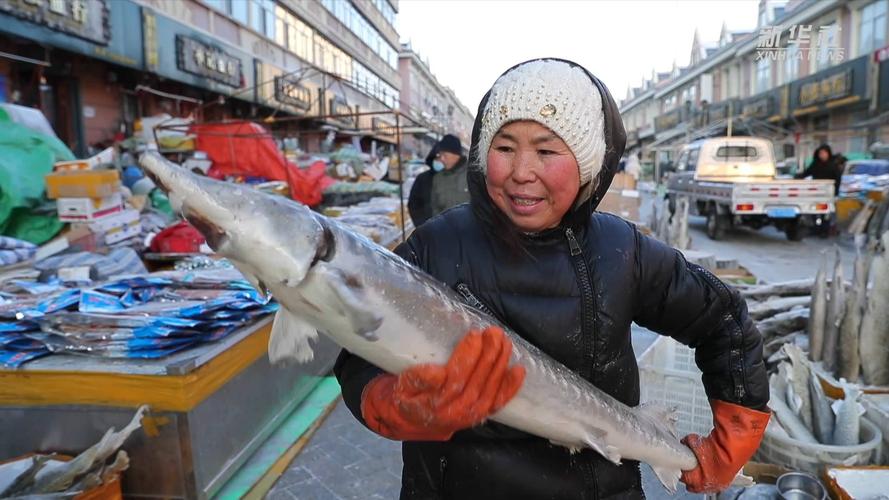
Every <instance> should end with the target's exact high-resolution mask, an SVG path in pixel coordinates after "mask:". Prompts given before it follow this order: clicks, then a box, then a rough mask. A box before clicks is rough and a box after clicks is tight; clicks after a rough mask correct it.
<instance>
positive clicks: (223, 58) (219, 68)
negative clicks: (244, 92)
mask: <svg viewBox="0 0 889 500" xmlns="http://www.w3.org/2000/svg"><path fill="white" fill-rule="evenodd" d="M176 48H177V52H176V66H178V67H179V69H180V70H182V71H185V72H187V73H191V74H194V75H198V76H203V77H207V78H210V79H212V80H216V81H218V82H221V83H224V84H226V85H229V86H232V87H240V86H241V60H240V59H238V58H237V57H234V56H231V55H229V54H226V53H225V52H223V51H221V50H219V49H216V48H214V47H211V46H209V45H207V44H205V43H203V42H200V41H198V40H195V39H194V38H190V37H187V36H182V35H176Z"/></svg>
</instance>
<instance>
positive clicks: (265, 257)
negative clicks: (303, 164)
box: [139, 152, 328, 293]
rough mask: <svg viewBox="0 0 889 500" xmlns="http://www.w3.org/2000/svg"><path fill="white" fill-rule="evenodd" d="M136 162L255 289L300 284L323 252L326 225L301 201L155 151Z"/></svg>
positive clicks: (325, 240) (325, 239) (208, 241)
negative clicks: (205, 172)
mask: <svg viewBox="0 0 889 500" xmlns="http://www.w3.org/2000/svg"><path fill="white" fill-rule="evenodd" d="M139 163H140V165H141V166H142V168H143V169H144V170H145V172H146V174H147V175H148V176H149V177H150V178H151V179H152V180H153V181H154V182H155V184H157V185H158V187H160V188H161V189H162V190H163V191H165V192H166V193H167V196H168V197H169V199H170V205H171V206H172V208H173V210H174V211H176V212H178V213H181V214H182V216H183V217H185V219H186V220H188V222H190V223H191V224H192V225H193V226H194V227H195V228H196V229H197V230H198V231H199V232H200V233H201V234H202V235H203V236H204V238H205V239H206V240H207V244H208V245H209V246H210V248H212V249H213V250H214V251H215V252H216V253H218V254H219V255H221V256H223V257H225V258H227V259H229V260H231V261H232V262H233V263H234V264H235V265H236V266H237V267H238V269H239V270H240V271H241V272H242V273H244V274H245V275H246V276H247V278H248V279H249V280H250V281H251V282H252V283H253V285H254V286H256V287H257V288H258V289H259V291H260V292H263V293H265V292H266V291H267V285H268V284H272V283H278V282H281V283H283V284H285V285H287V286H297V285H299V284H300V283H301V282H302V280H303V279H304V278H305V276H306V274H307V273H308V271H309V269H310V268H311V266H312V264H313V263H314V262H316V261H317V260H318V259H320V258H323V257H324V256H325V254H326V253H327V243H328V239H327V235H326V230H325V228H324V227H323V226H322V224H321V223H320V222H319V219H318V218H317V217H316V216H315V215H314V214H313V213H312V211H311V210H310V209H309V208H308V207H306V206H304V205H301V204H299V203H297V202H294V201H291V200H289V199H286V198H284V197H281V196H274V195H270V194H266V193H262V192H260V191H258V190H255V189H252V188H250V187H247V186H239V185H235V184H231V183H228V182H223V181H218V180H215V179H210V178H208V177H204V176H200V175H196V174H194V173H192V172H190V171H188V170H187V169H184V168H182V167H180V166H178V165H176V164H174V163H172V162H170V161H168V160H166V159H165V158H164V157H162V156H161V155H160V154H158V153H155V152H147V153H145V154H143V155H142V156H141V157H140V158H139Z"/></svg>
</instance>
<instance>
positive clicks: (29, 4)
mask: <svg viewBox="0 0 889 500" xmlns="http://www.w3.org/2000/svg"><path fill="white" fill-rule="evenodd" d="M0 12H4V13H7V14H11V15H13V16H15V17H18V18H20V19H24V20H26V21H30V22H32V23H34V24H39V25H41V26H46V27H48V28H50V29H52V30H54V31H59V32H62V33H66V34H69V35H73V36H76V37H78V38H82V39H84V40H88V41H90V42H93V43H96V44H99V45H107V44H108V42H109V41H110V40H111V29H110V22H109V18H108V5H107V4H106V0H0Z"/></svg>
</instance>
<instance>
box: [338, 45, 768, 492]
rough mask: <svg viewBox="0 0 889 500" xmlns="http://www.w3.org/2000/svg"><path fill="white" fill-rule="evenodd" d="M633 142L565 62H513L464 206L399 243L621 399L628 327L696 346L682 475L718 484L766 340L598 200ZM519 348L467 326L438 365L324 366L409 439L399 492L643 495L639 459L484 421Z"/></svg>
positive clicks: (344, 358) (736, 443)
mask: <svg viewBox="0 0 889 500" xmlns="http://www.w3.org/2000/svg"><path fill="white" fill-rule="evenodd" d="M625 142H626V133H625V131H624V126H623V123H622V122H621V118H620V113H619V111H618V108H617V104H616V103H615V102H614V99H613V98H612V97H611V94H610V93H609V92H608V89H607V88H606V87H605V85H604V84H603V83H602V82H601V81H600V80H599V79H598V78H596V77H595V76H593V75H592V74H591V73H590V72H588V71H587V70H585V69H584V68H582V67H581V66H579V65H577V64H575V63H572V62H570V61H565V60H561V59H535V60H532V61H528V62H525V63H522V64H519V65H517V66H515V67H513V68H511V69H510V70H508V71H507V72H506V73H504V74H503V75H501V76H500V78H498V79H497V81H496V82H495V83H494V86H493V87H492V88H491V90H490V91H489V92H488V93H487V94H486V95H485V97H484V98H483V99H482V101H481V103H480V104H479V108H478V114H477V115H476V121H475V125H474V127H473V131H472V147H470V151H471V152H472V153H471V155H472V156H471V160H470V166H469V167H468V175H467V176H465V177H468V184H469V189H470V193H471V202H470V203H468V204H463V205H460V206H457V207H454V208H452V209H450V210H447V211H445V212H444V213H442V214H441V215H439V216H437V217H434V218H432V219H431V220H429V221H428V222H426V224H424V225H422V226H420V227H418V228H417V229H416V231H414V232H413V233H412V234H411V236H410V238H408V240H407V241H406V242H404V243H402V244H401V245H400V246H399V247H398V248H396V249H395V253H396V254H397V255H399V256H401V257H402V258H404V259H405V260H407V261H408V262H409V263H411V264H413V265H414V266H416V267H417V268H418V269H420V270H423V271H425V272H427V273H429V274H430V275H431V276H432V277H433V278H434V279H436V280H438V281H440V282H441V283H443V284H445V285H446V286H447V287H449V288H451V289H452V290H455V291H456V292H459V293H460V294H461V295H462V296H463V297H464V299H465V301H466V302H467V303H468V304H472V305H473V306H474V307H476V308H478V309H479V310H481V311H484V312H487V313H488V314H490V315H491V316H493V317H495V318H497V319H499V320H500V321H501V322H502V323H503V324H504V325H507V326H509V327H510V328H511V329H512V330H513V331H514V332H515V333H516V334H517V335H518V336H520V337H521V338H523V339H524V340H525V341H527V342H528V343H530V344H531V345H534V346H536V347H537V348H539V349H540V350H541V351H542V352H544V353H546V354H547V355H549V356H551V357H552V358H553V359H554V360H556V361H558V362H559V363H562V365H564V366H565V368H566V369H568V370H571V371H573V372H574V373H576V374H577V375H578V376H581V377H583V378H584V379H585V380H587V381H589V382H590V383H592V384H594V385H595V386H596V387H598V388H599V389H600V390H602V391H604V392H605V393H607V394H609V395H610V396H612V397H614V398H616V399H617V400H618V401H620V402H622V403H623V404H626V405H628V406H637V405H638V404H639V395H640V394H639V393H640V387H639V369H638V367H637V365H636V357H635V354H634V352H633V346H632V336H631V333H630V325H631V323H633V322H634V321H635V322H636V323H638V324H639V325H641V326H644V327H646V328H649V329H650V330H653V331H655V332H657V333H660V334H662V335H668V336H670V337H673V338H674V339H676V340H677V341H679V342H681V343H683V344H686V345H690V346H691V347H693V348H694V349H695V359H696V362H697V364H698V367H699V368H700V369H701V371H702V372H703V375H702V380H703V383H704V389H705V390H706V392H707V396H708V397H709V399H710V406H711V408H712V410H713V425H714V429H713V431H712V432H711V433H710V434H709V435H708V436H699V435H696V434H690V435H688V436H685V438H684V439H683V443H685V444H686V445H687V446H688V447H689V448H690V449H691V450H692V452H693V453H694V454H695V456H696V457H697V460H698V466H697V467H696V468H694V469H692V470H687V471H683V472H682V478H681V479H682V481H683V482H684V483H685V484H686V485H687V487H688V489H689V491H692V492H697V493H716V492H717V491H719V490H722V489H725V488H726V487H727V486H728V485H729V483H731V481H732V479H733V478H734V477H735V474H736V473H737V472H738V470H740V469H741V467H742V466H743V465H744V464H745V463H746V462H747V460H749V459H750V457H751V456H752V455H753V453H754V452H755V451H756V449H757V447H758V446H759V443H760V440H761V439H762V437H763V433H764V431H765V427H766V424H767V422H768V420H769V417H770V412H769V409H768V407H767V406H766V403H767V402H768V400H769V386H768V379H767V375H766V369H765V365H764V363H763V359H762V336H761V335H760V334H759V332H758V331H757V329H756V326H755V325H754V324H753V322H752V321H751V319H750V317H749V316H748V314H747V304H746V303H745V302H744V299H743V298H742V297H741V296H740V295H739V294H738V292H737V290H735V289H733V288H731V287H729V286H728V285H726V284H725V283H723V282H722V281H720V280H719V279H718V278H716V277H715V276H713V274H711V273H710V272H709V271H707V270H706V269H704V268H702V267H700V266H697V265H694V264H690V263H688V262H687V261H686V260H685V258H684V257H683V255H682V253H680V252H678V251H677V250H674V249H672V248H670V247H668V246H666V245H664V244H663V243H661V242H659V241H657V240H655V239H653V238H650V237H647V236H644V235H642V234H641V233H640V232H639V231H638V230H637V229H636V227H635V226H633V225H631V224H630V223H628V222H626V221H624V220H623V219H621V218H619V217H616V216H613V215H609V214H605V213H599V212H597V211H596V207H597V205H598V204H599V202H600V201H601V199H602V197H603V196H604V195H605V193H606V192H607V191H608V187H609V185H610V184H611V182H612V179H613V177H614V175H615V171H616V170H617V164H618V160H619V159H620V157H621V155H622V154H623V151H624V144H625ZM435 175H436V177H435V181H436V182H437V181H438V178H440V177H441V176H442V173H441V172H440V173H438V174H435ZM418 314H420V315H422V311H418ZM511 353H512V343H511V340H510V339H509V337H507V336H506V334H505V333H504V331H503V330H501V329H500V328H496V327H492V328H488V329H486V330H485V331H484V332H477V331H476V332H472V331H470V332H467V334H466V335H465V336H464V337H463V339H462V340H460V341H459V342H458V344H457V345H456V347H455V348H454V350H453V352H452V354H451V357H450V359H449V361H448V362H447V363H446V364H443V365H439V364H419V365H412V366H409V367H407V368H406V369H405V370H404V371H402V372H401V373H399V374H390V373H386V372H384V371H383V370H381V369H380V368H378V367H376V366H374V365H372V364H370V363H369V362H367V361H366V360H364V359H362V358H360V357H359V356H357V355H355V354H353V353H350V352H348V351H343V352H341V354H340V356H339V358H338V359H337V362H336V366H335V367H334V373H335V374H336V377H337V379H338V380H339V383H340V386H341V387H342V393H343V401H345V403H346V406H347V407H348V408H349V410H350V411H351V412H352V413H353V415H355V418H356V419H358V420H359V421H360V422H361V423H363V424H364V425H365V426H367V427H368V428H369V429H370V430H372V431H374V432H376V433H377V434H379V435H381V436H384V437H387V438H389V439H395V440H399V441H402V442H403V445H402V459H403V463H404V468H403V471H402V483H401V499H402V500H409V499H429V498H437V499H451V498H453V499H460V500H473V499H479V500H481V499H484V500H500V499H502V500H520V499H535V500H536V499H544V498H545V499H559V500H573V499H577V500H580V499H591V498H597V499H605V498H612V499H618V498H619V499H642V498H644V494H643V491H642V481H641V476H640V470H639V463H638V462H636V461H634V460H629V459H626V460H623V462H622V464H621V465H616V464H614V463H611V462H610V461H608V459H607V458H605V457H604V456H602V455H600V454H599V453H597V452H596V451H594V450H593V449H590V448H587V449H583V450H580V451H577V452H576V453H572V452H571V451H569V450H568V448H565V447H563V446H557V445H553V444H552V443H550V442H549V441H547V440H546V439H544V438H541V437H537V436H534V435H531V434H527V433H524V432H522V431H520V430H518V429H514V428H511V427H508V426H506V425H502V424H498V423H496V422H488V421H487V419H488V417H490V416H491V415H494V414H495V413H496V412H497V411H498V410H499V409H500V408H502V407H503V406H504V405H506V404H507V403H508V402H509V401H510V399H511V398H512V397H513V396H515V395H516V393H517V392H518V391H519V389H520V388H521V387H522V384H523V383H526V381H525V372H524V368H523V367H522V366H510V365H509V358H510V355H511ZM527 411H533V409H528V410H527Z"/></svg>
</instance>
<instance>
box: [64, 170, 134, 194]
mask: <svg viewBox="0 0 889 500" xmlns="http://www.w3.org/2000/svg"><path fill="white" fill-rule="evenodd" d="M119 191H120V173H119V172H118V171H117V170H75V171H67V172H54V173H51V174H49V175H47V176H46V197H47V198H50V199H58V198H106V197H108V196H111V195H113V194H116V193H118V192H119Z"/></svg>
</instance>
